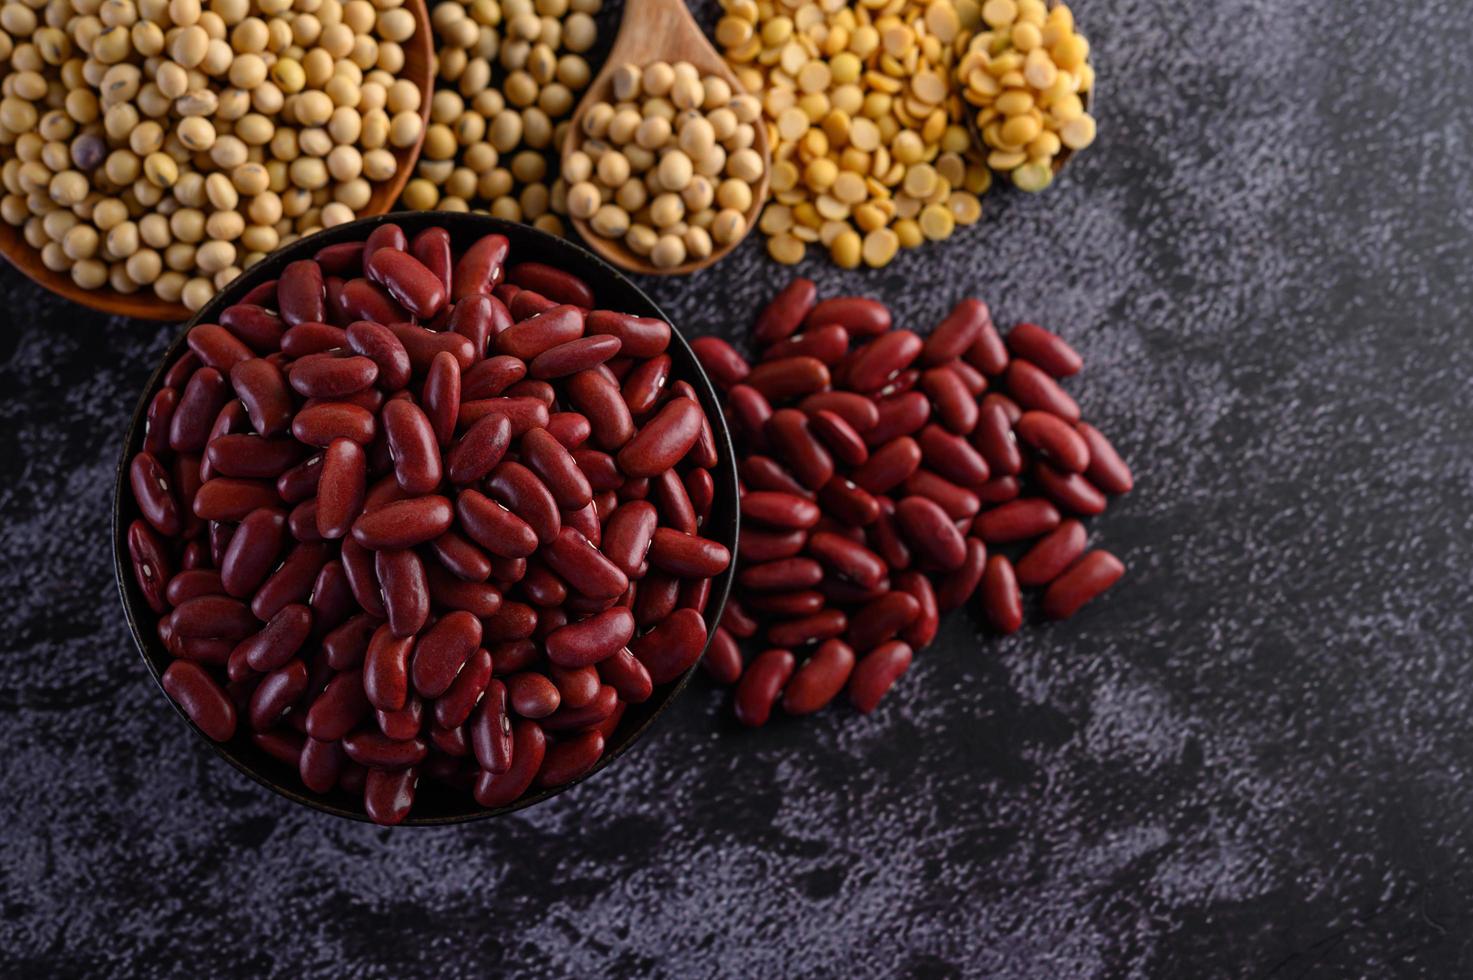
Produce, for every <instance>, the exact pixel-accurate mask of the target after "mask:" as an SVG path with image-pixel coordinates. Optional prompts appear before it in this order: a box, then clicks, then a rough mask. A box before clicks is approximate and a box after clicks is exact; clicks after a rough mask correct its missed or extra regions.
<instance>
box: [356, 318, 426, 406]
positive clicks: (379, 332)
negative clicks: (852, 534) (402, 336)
mask: <svg viewBox="0 0 1473 980" xmlns="http://www.w3.org/2000/svg"><path fill="white" fill-rule="evenodd" d="M346 336H347V341H348V346H349V347H351V348H352V349H353V350H355V351H357V352H358V353H359V354H362V355H363V356H364V357H367V358H369V359H370V360H372V361H373V362H374V364H375V365H377V366H378V379H377V380H378V384H379V386H380V387H382V388H383V389H384V390H385V391H398V390H399V389H401V388H403V387H404V386H405V385H407V384H409V375H410V370H411V368H410V363H409V352H408V351H407V350H405V349H404V344H403V343H402V342H401V341H400V340H399V338H398V337H396V336H394V332H393V331H392V330H390V329H389V328H388V327H385V326H383V325H381V324H378V323H371V322H369V321H367V320H358V321H356V322H354V323H352V324H349V326H348V331H347V335H346Z"/></svg>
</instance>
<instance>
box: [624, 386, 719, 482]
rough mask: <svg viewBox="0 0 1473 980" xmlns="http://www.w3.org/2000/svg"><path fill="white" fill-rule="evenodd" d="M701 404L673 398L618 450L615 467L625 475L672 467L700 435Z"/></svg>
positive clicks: (643, 474)
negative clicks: (617, 464)
mask: <svg viewBox="0 0 1473 980" xmlns="http://www.w3.org/2000/svg"><path fill="white" fill-rule="evenodd" d="M703 417H704V416H703V414H702V412H701V407H700V405H698V404H697V403H696V402H693V401H691V400H690V399H687V398H676V399H672V400H671V401H670V402H668V403H667V404H666V405H665V407H664V408H662V409H660V411H659V412H658V413H657V414H656V415H655V417H654V418H652V419H651V420H650V421H649V422H647V423H645V425H644V426H643V427H642V428H641V429H640V430H639V432H638V433H637V434H636V435H635V436H634V438H632V439H630V440H629V441H628V442H627V443H626V444H625V445H624V447H623V448H622V449H620V450H619V454H618V463H619V468H620V469H621V470H622V471H623V472H624V473H626V474H628V475H629V476H634V477H640V476H655V475H656V474H659V473H662V472H664V471H666V470H668V469H670V468H672V467H673V466H674V465H675V464H676V463H678V462H679V461H680V460H681V458H682V457H684V456H685V454H686V453H688V452H689V451H690V449H691V447H692V446H694V445H695V443H696V440H697V439H698V438H699V437H700V434H701V431H700V427H701V421H702V419H703Z"/></svg>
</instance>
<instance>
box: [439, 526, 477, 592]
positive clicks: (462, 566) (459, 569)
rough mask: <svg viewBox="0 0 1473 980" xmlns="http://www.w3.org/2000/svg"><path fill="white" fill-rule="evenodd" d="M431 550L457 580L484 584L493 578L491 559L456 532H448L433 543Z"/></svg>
mask: <svg viewBox="0 0 1473 980" xmlns="http://www.w3.org/2000/svg"><path fill="white" fill-rule="evenodd" d="M430 550H431V551H432V552H433V553H434V555H435V557H436V558H437V559H439V561H440V564H441V565H443V566H445V568H446V569H448V570H449V571H450V573H451V574H452V575H454V576H455V577H456V578H460V579H464V580H465V581H467V582H484V581H486V579H488V578H490V577H491V559H490V558H489V557H487V555H486V553H485V552H484V551H482V550H481V549H480V548H477V547H476V546H475V545H473V544H471V543H470V542H469V541H467V540H466V539H465V538H463V537H461V536H460V535H459V534H457V533H456V532H454V531H446V532H445V533H444V534H442V535H440V536H439V537H438V538H436V539H435V540H433V541H431V542H430Z"/></svg>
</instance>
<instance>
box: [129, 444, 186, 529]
mask: <svg viewBox="0 0 1473 980" xmlns="http://www.w3.org/2000/svg"><path fill="white" fill-rule="evenodd" d="M128 481H129V485H130V486H131V488H132V490H133V499H134V500H135V501H136V502H137V503H138V511H139V513H141V514H142V515H143V518H144V520H146V521H148V523H149V524H152V525H153V527H154V529H155V530H156V531H158V532H159V533H160V534H162V535H164V536H166V537H174V536H176V535H178V534H179V533H180V531H181V530H182V528H183V519H182V518H181V517H180V514H179V504H178V501H176V500H175V498H174V493H173V490H172V489H171V487H170V481H169V476H168V474H167V473H166V472H165V471H164V468H163V466H162V465H161V464H160V463H159V461H158V459H157V458H155V457H154V455H153V454H152V453H139V454H138V455H136V456H134V457H133V462H132V463H131V464H130V465H129V467H128Z"/></svg>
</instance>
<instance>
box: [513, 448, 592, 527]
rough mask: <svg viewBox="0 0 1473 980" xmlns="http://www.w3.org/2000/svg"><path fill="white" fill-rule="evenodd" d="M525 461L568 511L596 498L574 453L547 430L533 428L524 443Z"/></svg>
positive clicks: (522, 451)
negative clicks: (570, 452) (573, 455)
mask: <svg viewBox="0 0 1473 980" xmlns="http://www.w3.org/2000/svg"><path fill="white" fill-rule="evenodd" d="M520 449H521V454H522V461H523V462H524V463H526V465H527V467H528V468H529V469H530V470H531V471H532V472H533V473H535V474H536V475H537V476H538V477H539V478H540V479H541V480H542V482H543V484H544V485H545V486H546V487H547V489H548V491H549V492H550V493H551V494H552V497H553V499H554V500H555V501H556V502H557V505H558V506H559V507H560V508H562V509H564V510H578V509H580V508H582V507H586V506H588V504H589V503H590V502H591V501H592V500H593V488H592V487H591V486H589V483H588V478H587V477H585V476H584V475H583V471H582V470H580V469H579V468H578V464H577V462H576V461H575V460H574V459H573V457H572V455H571V454H569V452H568V451H567V450H566V449H564V448H563V446H562V444H561V443H559V442H558V441H557V439H556V438H555V437H553V436H552V435H551V434H550V433H548V432H547V431H546V430H545V429H532V430H529V431H528V432H526V433H525V434H523V436H522V438H521V442H520Z"/></svg>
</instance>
